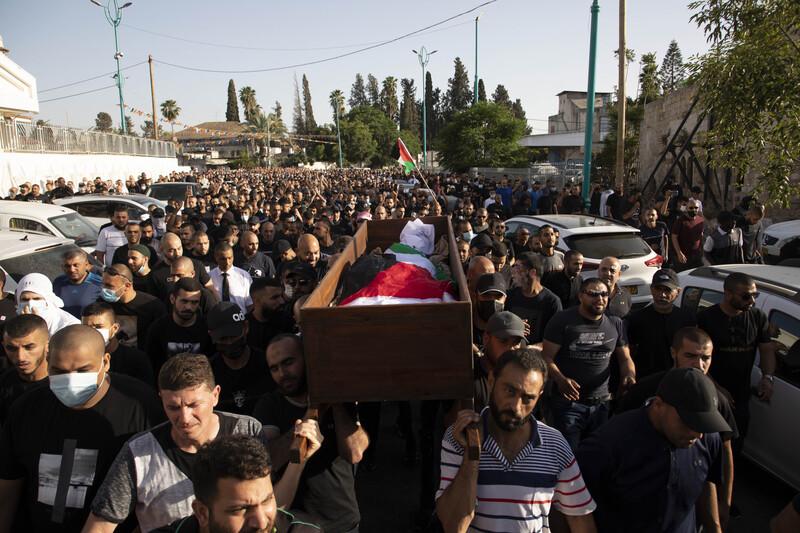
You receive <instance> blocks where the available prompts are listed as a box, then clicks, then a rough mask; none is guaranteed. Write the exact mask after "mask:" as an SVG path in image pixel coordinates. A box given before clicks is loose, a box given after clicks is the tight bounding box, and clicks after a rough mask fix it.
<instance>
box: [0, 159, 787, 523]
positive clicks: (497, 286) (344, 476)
mask: <svg viewBox="0 0 800 533" xmlns="http://www.w3.org/2000/svg"><path fill="white" fill-rule="evenodd" d="M418 176H419V178H420V179H418V178H417V177H414V175H413V174H412V175H411V176H410V177H408V176H405V175H403V173H402V172H401V171H400V170H397V171H392V170H370V169H346V170H338V169H329V170H324V171H323V170H309V169H287V168H275V169H263V168H262V169H242V170H235V171H231V170H224V169H222V170H209V171H202V172H201V171H197V172H194V173H191V174H183V173H180V174H178V173H176V174H174V175H170V176H167V177H163V176H162V177H159V178H156V179H155V180H153V179H152V177H148V176H146V175H145V174H142V175H141V176H138V177H133V176H131V177H129V179H127V180H125V181H123V180H116V181H111V180H103V179H101V178H97V179H94V180H90V179H84V180H82V181H79V182H77V186H76V184H75V183H73V182H71V181H70V182H67V181H66V180H64V179H63V178H60V179H58V180H56V181H55V182H47V183H46V184H44V190H43V191H42V190H40V189H41V187H40V185H39V184H33V185H31V184H28V183H26V184H23V185H21V186H20V187H18V188H16V187H15V188H13V189H12V190H11V191H10V194H9V197H8V198H7V199H12V200H19V201H28V202H48V201H52V200H53V199H57V198H63V197H67V196H72V195H82V194H89V193H95V194H106V195H108V197H109V200H110V204H109V205H110V206H111V207H110V208H109V212H108V218H109V222H108V223H107V224H105V225H104V226H103V227H102V228H101V229H100V233H99V239H98V242H97V246H96V248H95V250H94V252H92V254H91V255H90V254H87V252H85V251H84V250H82V249H80V248H74V249H71V250H69V251H67V252H66V253H65V254H64V256H63V257H62V267H63V271H64V274H63V275H61V276H59V277H57V278H56V279H54V280H50V279H48V278H47V277H45V276H44V275H42V274H39V273H35V272H32V273H30V274H28V275H26V276H24V277H23V278H22V279H20V280H18V283H17V289H16V292H15V294H13V295H5V294H0V296H2V297H3V298H2V299H1V300H0V302H4V303H6V304H8V305H7V307H8V306H10V308H9V309H8V310H7V311H5V312H4V314H3V315H2V318H0V329H2V344H1V347H2V350H3V352H4V354H5V355H3V356H2V366H3V367H5V370H4V371H3V373H2V374H0V533H6V532H10V531H53V532H55V531H58V532H80V531H83V532H86V533H92V532H106V531H115V530H119V531H133V530H134V529H135V528H136V527H139V528H140V530H141V531H142V532H149V531H174V532H185V531H202V532H208V533H214V532H232V531H269V532H272V531H279V532H281V533H283V532H290V531H291V532H295V533H304V532H309V531H319V530H322V531H326V532H328V533H352V532H357V531H358V530H359V524H360V523H361V513H362V509H360V508H359V501H358V498H357V496H356V489H355V485H356V478H355V473H356V465H358V468H363V469H364V470H367V471H371V470H374V469H375V468H376V466H377V464H376V461H377V459H376V454H375V449H376V446H377V433H376V430H377V426H378V422H377V421H378V419H379V416H380V404H374V403H373V404H364V403H343V404H333V405H323V406H317V405H310V402H309V398H308V392H307V382H308V381H307V380H308V373H309V371H310V369H308V368H307V367H306V363H305V359H304V350H303V324H302V314H301V312H300V308H301V307H302V305H303V303H304V302H305V300H306V298H308V296H309V295H310V294H311V293H312V292H313V291H314V289H315V288H316V287H317V284H318V283H319V282H320V281H321V280H322V279H323V277H324V276H325V275H326V272H327V271H328V268H329V266H330V265H331V264H332V263H333V262H334V261H335V260H336V259H337V257H338V254H340V253H341V252H342V251H343V250H344V249H345V248H346V247H347V246H348V244H349V243H350V242H351V240H352V239H353V236H354V234H355V233H356V232H357V231H358V230H359V228H360V227H361V226H362V225H363V224H364V223H367V224H369V223H370V222H369V221H381V220H386V219H409V220H410V219H412V218H417V217H425V216H442V215H447V216H450V217H451V221H452V225H453V232H454V235H456V245H457V250H447V243H438V244H437V252H436V253H438V255H434V256H432V258H431V259H432V260H433V261H435V262H437V264H438V265H439V266H441V267H442V269H443V270H444V271H445V272H446V273H448V274H453V272H452V270H451V267H452V268H458V266H457V265H458V261H456V262H453V263H451V262H450V260H449V257H450V255H451V254H452V255H454V256H455V255H457V256H458V258H459V260H460V264H461V268H463V270H464V274H465V275H466V279H467V286H468V290H469V295H468V297H469V299H470V301H471V303H472V306H471V309H472V316H471V319H472V329H473V334H472V339H473V350H472V353H465V354H464V358H465V360H467V361H469V360H472V366H473V368H474V379H473V382H474V403H475V409H466V408H464V407H465V406H463V405H462V403H461V401H459V400H452V401H432V400H426V401H423V402H421V405H420V411H419V413H418V415H419V419H418V423H417V424H416V425H417V427H419V432H418V437H419V439H418V440H417V439H416V438H415V437H416V436H417V435H415V434H414V431H413V429H412V428H413V427H414V425H415V424H413V423H412V421H413V419H414V418H415V413H414V412H413V410H412V408H411V406H410V405H409V404H408V403H407V402H405V403H401V404H400V408H399V411H400V418H399V420H398V427H399V429H400V433H402V435H403V437H404V438H405V443H406V456H405V460H406V461H408V462H412V463H413V462H415V461H418V460H419V461H420V464H421V468H420V472H421V475H420V483H419V487H408V488H407V490H409V491H413V490H418V491H419V494H420V497H419V507H418V508H417V509H415V510H414V517H413V527H414V529H415V530H418V531H435V528H437V527H442V528H443V530H444V531H446V532H451V531H452V532H466V531H536V532H538V531H573V532H593V531H600V532H626V531H630V532H637V533H641V532H650V531H652V532H687V533H688V532H690V531H691V532H695V531H697V527H698V525H702V526H703V528H704V529H703V531H705V532H712V531H716V532H722V531H725V530H726V528H727V526H728V522H729V519H730V518H731V517H732V516H736V514H737V511H736V506H735V505H734V504H733V502H734V498H735V495H734V494H733V475H734V470H735V464H736V460H737V457H738V454H739V453H740V451H741V443H742V440H743V439H744V437H745V435H746V433H747V428H748V422H749V419H750V416H751V415H750V413H749V410H748V405H749V400H750V396H751V394H752V393H753V392H755V394H757V395H758V399H759V400H761V401H764V402H768V401H769V398H770V395H771V394H772V374H773V372H774V367H775V358H774V353H773V349H772V344H771V337H770V333H769V323H768V321H767V319H766V317H765V316H764V313H763V312H761V311H759V310H758V309H757V308H755V307H754V306H753V303H754V294H755V293H756V286H755V283H754V282H753V280H752V279H751V278H749V277H748V276H746V275H742V274H732V275H730V276H729V277H728V279H726V281H725V291H724V300H723V301H722V302H721V303H719V304H716V305H713V306H711V307H710V308H708V309H706V310H704V311H702V312H701V313H699V314H698V315H697V316H696V317H695V316H694V315H692V314H691V313H689V312H687V311H685V310H682V309H681V308H679V307H677V306H676V305H675V300H676V299H677V298H678V296H679V294H680V285H679V283H678V278H677V275H676V270H683V269H686V268H692V267H695V266H699V265H701V264H703V263H704V262H708V261H710V262H712V263H729V262H756V261H758V260H759V259H760V255H759V250H758V243H759V242H760V239H759V238H758V235H759V231H760V221H761V219H762V218H763V216H764V212H763V207H761V206H760V205H758V204H757V203H751V204H750V205H746V206H740V207H741V208H740V209H739V211H738V212H737V213H728V212H723V213H720V214H719V215H718V216H717V222H718V223H717V224H716V227H714V228H713V229H712V230H711V231H710V233H709V228H708V219H707V218H705V216H704V214H703V212H702V202H701V200H700V198H699V193H698V192H697V191H693V192H692V195H691V196H689V197H685V196H683V194H682V191H681V190H680V187H679V186H678V185H677V184H675V183H674V181H669V182H668V183H667V185H666V187H665V189H664V191H662V192H663V194H661V195H659V196H658V197H656V198H655V199H654V200H653V201H652V202H650V203H647V204H645V203H644V199H643V198H642V194H641V191H639V190H638V189H636V188H630V189H627V190H622V189H621V188H620V187H619V186H616V187H613V190H612V187H610V186H608V185H600V184H598V185H593V187H592V191H591V194H590V199H591V200H590V202H589V206H588V209H587V206H586V205H585V203H584V201H583V199H582V197H581V186H580V185H578V184H569V183H568V184H567V185H566V186H564V187H563V188H562V190H561V191H559V190H558V189H557V187H556V185H555V184H554V183H553V182H552V181H550V180H548V181H546V182H545V183H544V184H541V183H539V182H538V181H535V182H533V183H527V182H525V181H524V180H522V179H512V178H509V177H507V176H503V177H501V178H500V179H497V178H487V177H485V176H478V177H477V178H475V177H473V178H470V177H468V176H466V175H446V176H445V175H433V174H427V175H426V176H425V177H424V178H423V176H422V175H421V174H418ZM399 180H404V182H403V183H402V184H401V183H400V181H399ZM154 181H156V182H158V181H177V182H183V181H190V182H196V183H197V184H198V185H199V188H198V189H197V191H198V192H196V193H195V192H193V189H192V188H189V187H187V190H186V191H185V194H184V195H183V196H181V197H177V198H170V199H169V200H168V201H167V202H166V207H164V208H161V207H157V206H155V205H153V206H152V207H151V208H150V213H149V215H150V216H149V219H147V220H136V221H134V220H131V219H129V217H128V212H127V208H126V207H125V206H124V205H122V204H114V202H113V198H114V195H121V194H130V193H142V192H145V191H146V190H147V188H148V187H149V185H150V184H152V183H153V182H154ZM428 186H430V188H428ZM557 213H568V214H576V213H590V214H594V215H597V216H607V217H609V218H613V219H615V220H619V221H622V222H624V223H627V224H630V225H633V226H636V227H640V229H641V230H642V237H643V238H644V239H645V240H646V242H647V243H648V244H649V245H650V246H651V247H652V248H653V250H655V251H656V252H657V253H659V254H661V256H662V258H663V259H664V261H665V262H664V268H661V269H657V270H656V269H654V270H653V279H652V284H651V287H650V290H651V294H652V298H653V301H652V304H650V305H648V306H647V307H644V308H641V309H634V308H632V306H631V298H630V294H628V292H627V290H626V289H625V288H624V287H622V286H621V285H620V284H618V283H617V282H618V281H619V280H620V276H621V274H622V266H621V264H620V261H619V259H617V258H615V257H606V258H603V259H602V261H601V262H600V264H599V265H598V267H597V276H596V277H585V276H581V272H582V267H583V261H584V258H583V256H582V254H581V253H580V252H578V251H575V250H570V251H568V252H566V253H563V252H562V251H560V250H558V249H557V245H558V243H559V232H558V227H557V225H556V224H554V225H545V226H543V227H541V228H540V229H539V231H538V233H535V234H532V233H531V230H530V229H527V228H526V227H520V228H519V230H517V231H516V232H515V233H514V234H511V235H510V234H507V229H508V228H507V226H506V224H505V221H506V220H507V219H508V218H510V217H512V216H515V215H520V214H557ZM662 219H663V221H662ZM737 220H738V221H739V223H738V225H737V223H735V221H737ZM373 223H375V222H373ZM737 226H738V227H737ZM737 230H738V231H737ZM753 243H756V244H755V245H754V244H753ZM442 244H443V245H444V246H443V248H442V246H440V245H442ZM670 267H671V268H670ZM0 278H3V279H0V290H2V286H3V285H5V281H6V280H5V279H4V277H3V273H2V271H1V270H0ZM464 296H466V295H464ZM4 309H5V308H4ZM387 349H388V348H387ZM441 349H442V350H446V349H448V347H447V346H442V347H441ZM756 350H759V351H760V362H759V364H760V368H761V371H762V375H763V379H762V380H761V382H760V383H759V384H758V387H757V389H756V390H755V391H751V389H750V369H751V367H752V366H753V364H754V360H755V354H756ZM343 371H347V370H346V369H343ZM319 379H324V376H321V377H319ZM315 415H316V416H315ZM471 428H477V430H478V433H479V436H480V437H479V443H480V444H479V448H480V453H479V455H478V456H475V455H473V454H471V453H466V452H467V449H468V448H469V444H468V442H469V441H468V433H469V432H470V431H471ZM298 436H300V437H303V439H304V441H305V443H306V453H305V454H303V455H302V459H301V460H300V462H293V461H291V460H290V456H291V455H292V444H293V442H294V440H295V438H296V437H298ZM794 503H795V504H794V507H791V506H790V507H789V508H788V509H787V510H786V511H785V512H784V513H782V514H781V516H780V517H778V518H776V520H780V521H781V522H780V523H785V524H792V523H793V524H794V525H795V526H797V524H798V522H797V521H798V520H800V515H798V510H800V509H798V507H800V501H795V502H794ZM792 520H794V521H795V522H792ZM410 521H411V520H410ZM777 523H778V522H776V524H777ZM788 527H792V526H791V525H789V526H788ZM776 531H782V530H780V529H776ZM787 531H788V529H787Z"/></svg>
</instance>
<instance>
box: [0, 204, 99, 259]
mask: <svg viewBox="0 0 800 533" xmlns="http://www.w3.org/2000/svg"><path fill="white" fill-rule="evenodd" d="M0 228H7V229H17V230H24V231H27V232H36V233H41V234H43V235H51V236H54V237H63V238H66V239H72V240H73V241H74V242H75V244H77V245H78V246H80V247H81V248H83V249H84V250H86V251H87V252H88V253H92V252H94V247H95V246H96V245H97V234H98V232H99V231H100V230H99V228H98V226H97V225H96V224H94V223H92V222H91V221H89V220H88V219H86V218H85V217H84V216H82V215H81V214H80V213H77V212H75V211H74V210H72V209H70V208H68V207H64V206H60V205H51V204H38V203H28V202H16V201H14V200H0Z"/></svg>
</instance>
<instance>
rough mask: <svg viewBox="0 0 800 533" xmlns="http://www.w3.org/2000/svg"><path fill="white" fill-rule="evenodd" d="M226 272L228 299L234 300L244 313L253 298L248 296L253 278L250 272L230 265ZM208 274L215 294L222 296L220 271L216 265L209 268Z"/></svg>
mask: <svg viewBox="0 0 800 533" xmlns="http://www.w3.org/2000/svg"><path fill="white" fill-rule="evenodd" d="M227 273H228V293H229V296H230V301H232V302H235V303H236V305H238V306H239V307H240V308H241V310H242V312H243V313H246V312H247V307H248V306H249V305H253V299H252V298H250V285H252V284H253V278H251V277H250V274H248V273H247V272H245V271H244V270H242V269H241V268H239V267H235V266H232V267H231V268H230V270H228V272H227ZM208 275H209V276H210V277H211V283H213V284H214V288H215V289H217V294H219V297H220V298H222V271H221V270H220V269H219V267H217V268H215V269H213V270H211V272H209V273H208Z"/></svg>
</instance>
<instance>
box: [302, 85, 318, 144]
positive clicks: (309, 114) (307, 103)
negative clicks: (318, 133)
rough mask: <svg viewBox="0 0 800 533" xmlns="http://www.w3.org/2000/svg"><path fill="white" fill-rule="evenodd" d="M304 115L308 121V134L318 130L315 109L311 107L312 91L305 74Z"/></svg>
mask: <svg viewBox="0 0 800 533" xmlns="http://www.w3.org/2000/svg"><path fill="white" fill-rule="evenodd" d="M303 115H304V116H305V119H306V132H309V133H310V132H311V131H312V130H314V129H316V127H317V121H316V120H314V109H313V108H312V107H311V89H309V88H308V78H307V77H306V75H305V74H303Z"/></svg>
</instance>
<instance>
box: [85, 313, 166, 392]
mask: <svg viewBox="0 0 800 533" xmlns="http://www.w3.org/2000/svg"><path fill="white" fill-rule="evenodd" d="M81 323H82V324H83V325H85V326H89V327H92V328H94V329H96V330H97V331H99V332H100V335H102V336H103V340H105V342H106V352H108V353H109V355H111V368H110V370H111V372H114V373H115V374H125V375H126V376H130V377H132V378H136V379H139V380H141V381H143V382H144V383H147V384H148V385H150V386H151V387H152V386H153V385H155V382H156V381H155V374H154V373H153V367H152V366H151V365H150V360H149V358H148V357H147V354H146V353H144V352H143V351H141V350H137V349H136V348H131V347H130V346H125V345H124V344H120V343H119V341H118V340H117V332H119V324H118V323H117V317H116V315H115V314H114V309H113V308H112V307H111V305H110V304H108V303H106V302H94V303H92V304H89V305H87V306H86V307H84V308H83V311H82V312H81Z"/></svg>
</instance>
